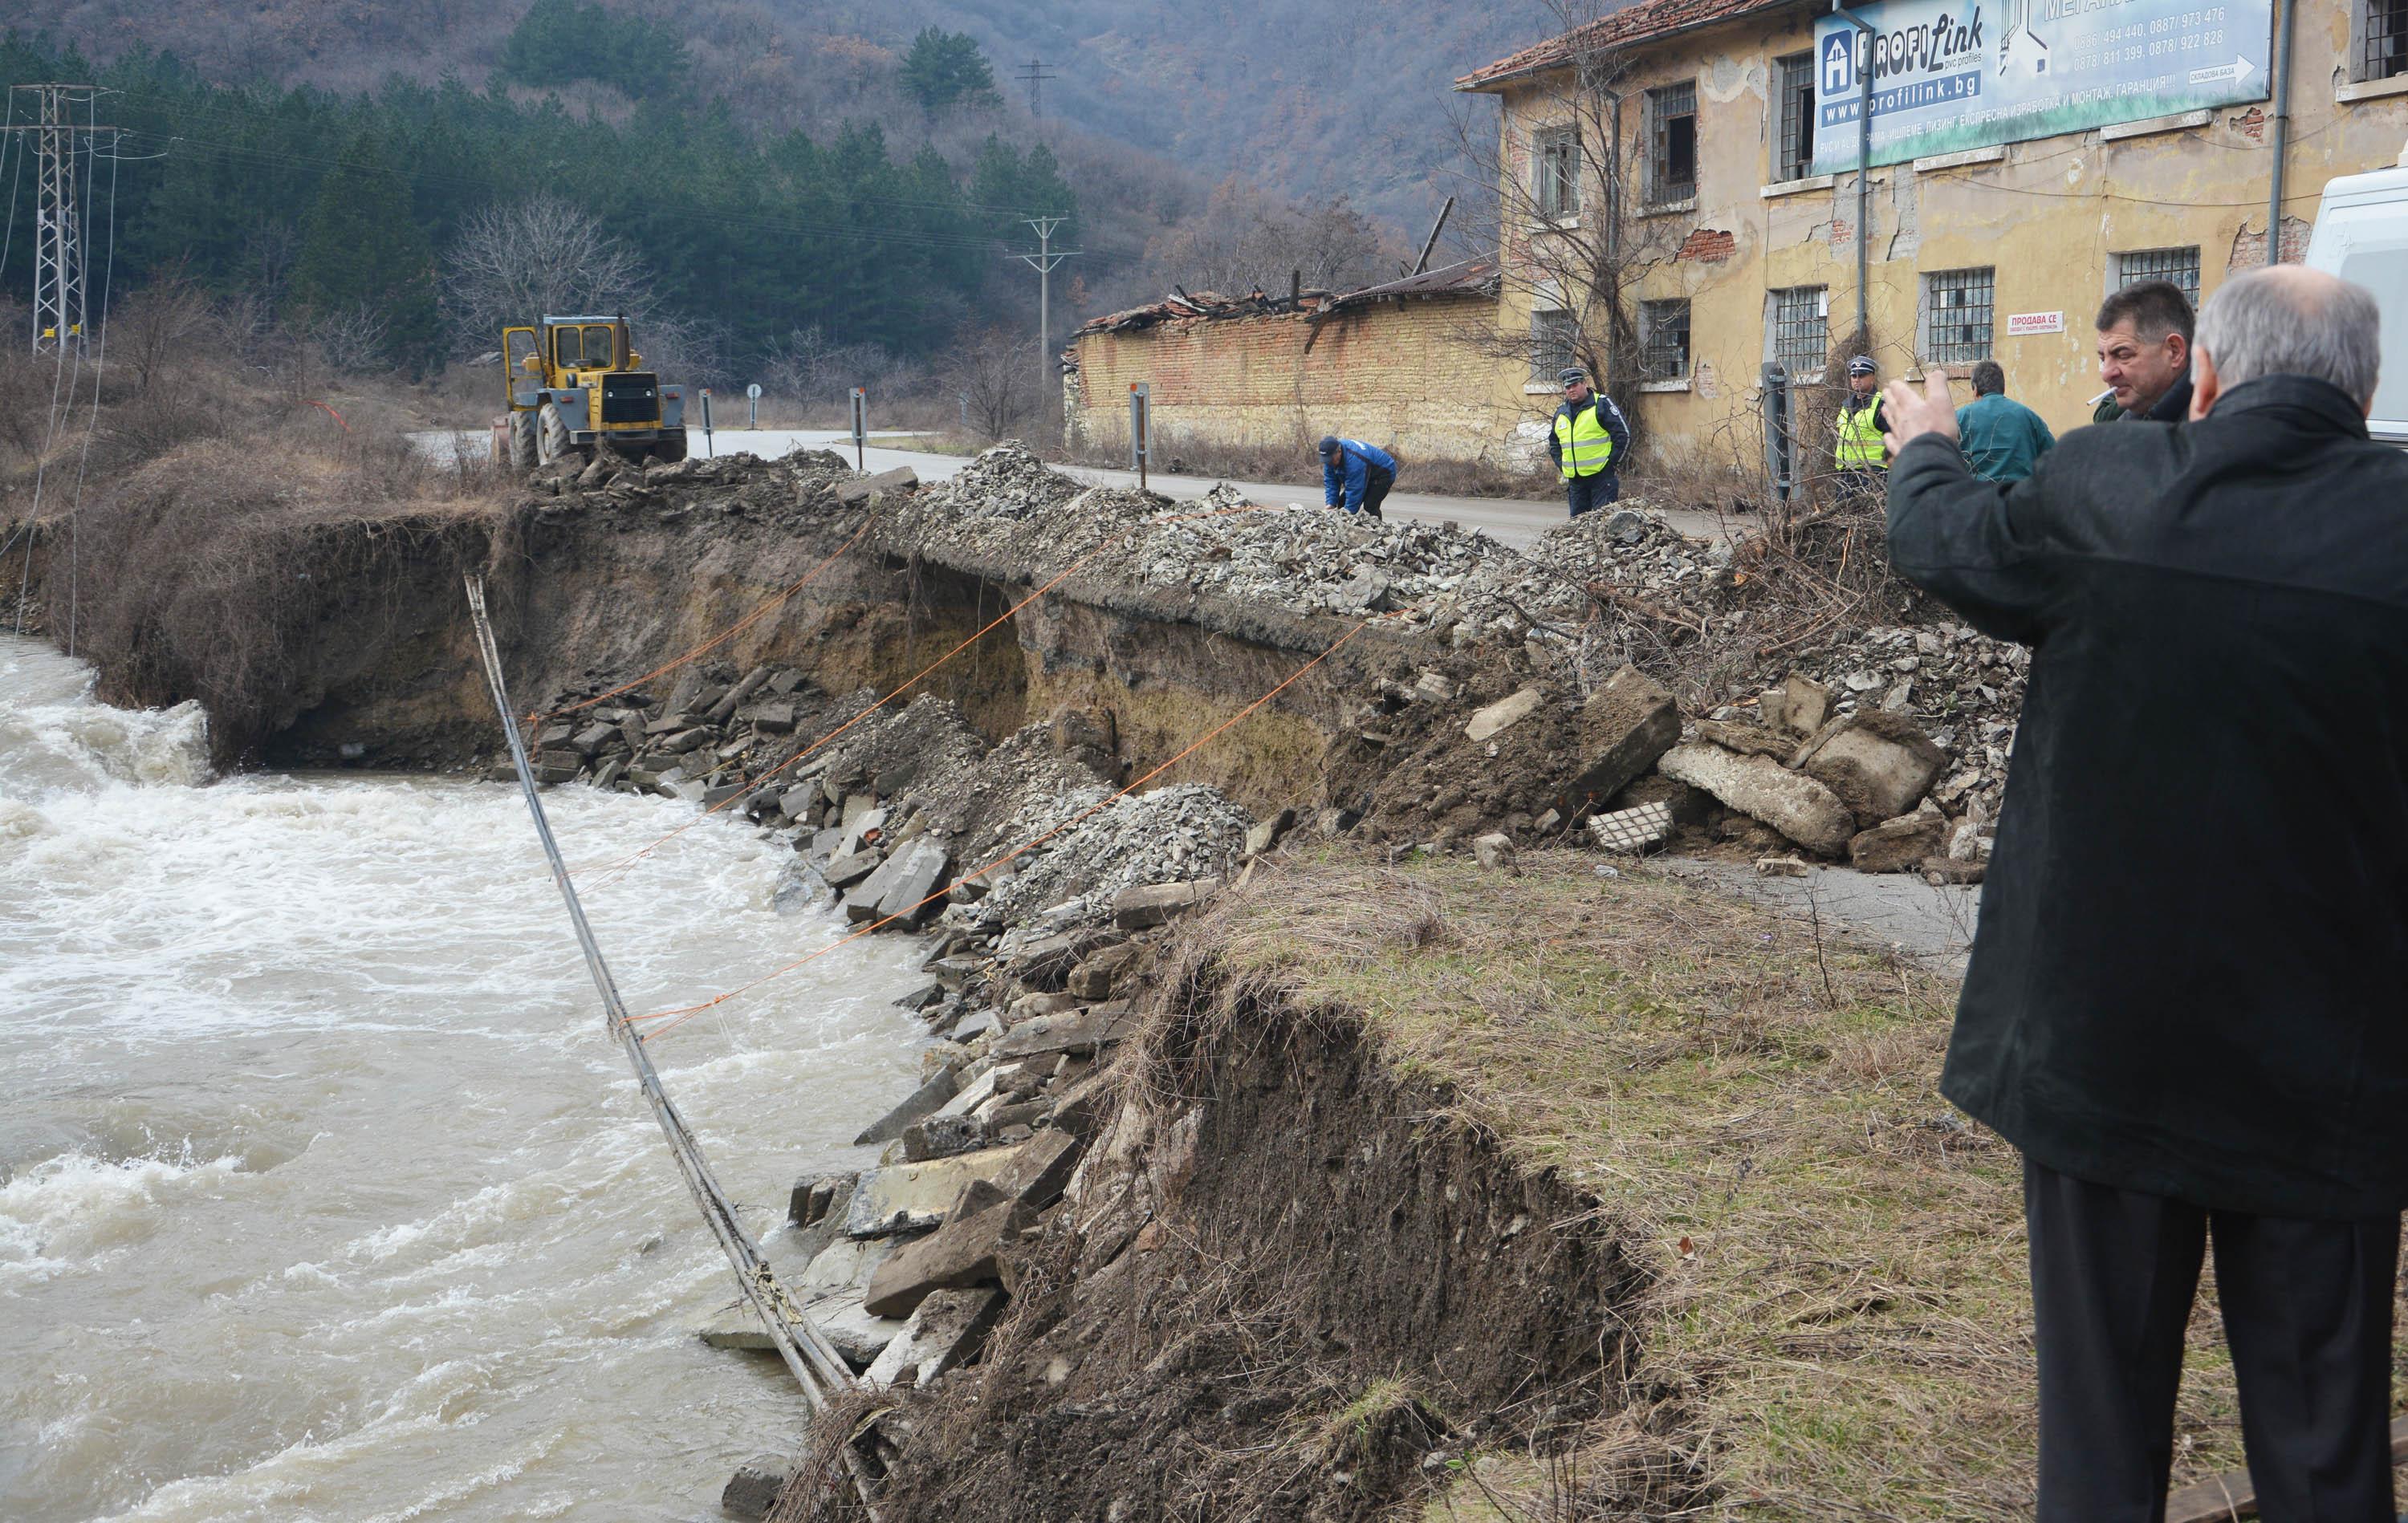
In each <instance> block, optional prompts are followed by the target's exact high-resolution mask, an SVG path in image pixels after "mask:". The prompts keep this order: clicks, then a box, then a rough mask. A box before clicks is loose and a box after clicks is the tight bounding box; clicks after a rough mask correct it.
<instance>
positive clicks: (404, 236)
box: [293, 132, 437, 369]
mask: <svg viewBox="0 0 2408 1523" xmlns="http://www.w3.org/2000/svg"><path fill="white" fill-rule="evenodd" d="M410 199H411V198H410V189H409V179H408V178H406V177H405V176H403V175H402V174H401V173H400V172H399V171H398V170H397V168H396V167H395V166H394V163H393V160H392V156H391V155H390V153H389V152H388V151H387V149H386V148H385V146H384V141H383V139H382V138H381V137H380V136H379V135H377V134H376V133H374V132H364V133H362V134H360V135H358V136H356V137H354V138H352V139H351V144H350V146H349V147H347V148H346V149H344V150H343V157H342V162H341V164H339V165H338V166H337V168H336V169H334V170H333V171H332V172H331V173H329V174H328V175H327V176H326V178H324V180H322V182H321V183H320V185H319V188H318V199H317V201H316V203H315V204H314V205H313V206H311V207H310V208H309V221H308V227H307V229H306V230H305V232H304V235H303V237H302V243H301V257H300V259H299V260H298V262H297V263H295V265H294V272H293V293H294V298H295V300H296V302H297V303H298V305H299V307H300V310H301V311H302V312H303V313H304V314H305V315H306V316H307V317H308V319H309V320H310V321H311V322H312V323H313V324H315V325H318V326H319V327H321V328H322V329H330V330H331V329H335V328H343V329H347V330H349V331H351V332H355V333H356V332H358V331H359V330H360V327H361V319H363V318H364V317H365V318H369V319H373V320H377V321H378V322H380V325H381V330H382V331H381V333H380V334H378V335H377V341H376V342H375V344H374V348H375V349H376V351H377V355H378V357H380V358H381V359H384V360H386V361H389V362H391V363H396V364H405V365H409V366H410V367H411V368H413V369H415V368H418V367H419V366H422V365H423V364H424V363H425V362H426V360H427V358H428V356H429V354H430V352H431V351H432V349H433V347H434V344H435V340H436V334H437V327H436V311H435V250H434V249H433V247H432V246H430V245H429V244H428V243H427V241H426V234H425V232H424V231H423V229H421V228H420V227H419V225H418V222H417V220H416V219H415V218H414V217H413V216H412V215H411V208H410Z"/></svg>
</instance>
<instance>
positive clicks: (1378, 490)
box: [1321, 435, 1397, 519]
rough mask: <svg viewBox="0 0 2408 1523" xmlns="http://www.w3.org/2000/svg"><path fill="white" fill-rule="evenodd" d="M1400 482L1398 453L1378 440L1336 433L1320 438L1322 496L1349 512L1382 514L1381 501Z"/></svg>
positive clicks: (1323, 498)
mask: <svg viewBox="0 0 2408 1523" xmlns="http://www.w3.org/2000/svg"><path fill="white" fill-rule="evenodd" d="M1396 484H1397V457H1396V456H1394V455H1391V454H1389V453H1388V452H1387V451H1386V450H1384V449H1383V448H1380V447H1379V446H1378V445H1376V444H1365V443H1364V442H1363V441H1362V440H1360V439H1340V438H1338V437H1335V436H1334V435H1333V436H1326V437H1324V438H1323V439H1322V441H1321V500H1322V501H1323V502H1325V503H1326V504H1328V505H1330V506H1331V507H1343V508H1345V509H1346V511H1347V512H1349V513H1365V514H1369V516H1371V517H1372V518H1375V519H1376V518H1379V517H1380V504H1381V502H1382V500H1383V499H1384V498H1385V497H1386V496H1387V495H1388V489H1389V488H1390V487H1393V486H1395V485H1396Z"/></svg>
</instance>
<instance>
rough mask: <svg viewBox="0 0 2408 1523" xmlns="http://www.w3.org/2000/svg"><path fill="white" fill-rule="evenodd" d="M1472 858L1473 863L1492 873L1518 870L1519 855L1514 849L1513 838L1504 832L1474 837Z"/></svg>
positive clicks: (1493, 832)
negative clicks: (1475, 862) (1477, 863)
mask: <svg viewBox="0 0 2408 1523" xmlns="http://www.w3.org/2000/svg"><path fill="white" fill-rule="evenodd" d="M1471 856H1472V860H1473V861H1477V862H1479V863H1480V865H1481V866H1483V867H1484V868H1486V869H1487V870H1488V871H1490V872H1492V873H1497V872H1513V871H1516V870H1518V866H1519V863H1518V861H1517V860H1516V859H1517V857H1518V853H1516V852H1515V851H1514V849H1513V838H1512V836H1510V835H1507V834H1506V833H1503V832H1502V831H1492V832H1490V833H1488V834H1486V835H1477V836H1474V837H1472V841H1471Z"/></svg>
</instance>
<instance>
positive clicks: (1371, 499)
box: [1356, 465, 1397, 522]
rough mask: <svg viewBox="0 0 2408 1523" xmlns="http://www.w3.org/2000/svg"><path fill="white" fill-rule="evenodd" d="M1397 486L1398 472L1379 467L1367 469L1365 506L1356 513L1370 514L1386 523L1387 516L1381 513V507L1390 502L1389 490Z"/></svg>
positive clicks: (1364, 488)
mask: <svg viewBox="0 0 2408 1523" xmlns="http://www.w3.org/2000/svg"><path fill="white" fill-rule="evenodd" d="M1396 484H1397V473H1396V472H1394V471H1388V470H1383V469H1381V468H1380V467H1379V466H1377V465H1373V466H1370V467H1369V468H1368V469H1366V470H1365V471H1364V473H1363V505H1362V506H1361V507H1360V508H1358V509H1356V511H1358V512H1361V513H1366V514H1369V516H1370V517H1372V518H1375V519H1380V520H1382V521H1383V522H1385V521H1386V520H1385V516H1384V515H1383V514H1382V513H1381V511H1380V505H1381V504H1382V503H1383V502H1386V501H1387V500H1388V489H1389V488H1390V487H1393V486H1395V485H1396Z"/></svg>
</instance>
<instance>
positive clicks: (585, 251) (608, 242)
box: [443, 195, 661, 355]
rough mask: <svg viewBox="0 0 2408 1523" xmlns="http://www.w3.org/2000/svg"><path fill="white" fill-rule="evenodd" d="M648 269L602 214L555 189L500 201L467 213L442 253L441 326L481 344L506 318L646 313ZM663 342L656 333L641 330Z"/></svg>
mask: <svg viewBox="0 0 2408 1523" xmlns="http://www.w3.org/2000/svg"><path fill="white" fill-rule="evenodd" d="M653 305H654V300H653V293H652V275H651V272H650V271H649V270H647V269H646V268H645V267H644V262H643V260H642V258H641V257H640V256H639V255H638V254H637V252H636V250H635V249H632V248H630V247H629V246H628V245H626V244H625V243H624V242H622V241H621V240H619V239H618V238H615V237H613V236H611V235H610V234H609V233H608V232H607V231H605V230H604V228H603V226H602V221H601V219H600V218H598V217H596V216H595V215H594V214H593V213H592V212H589V211H587V210H585V209H584V208H583V207H581V206H574V205H572V204H570V203H569V202H567V201H564V200H562V199H561V198H560V197H558V196H553V195H539V196H537V197H536V198H534V199H533V200H530V201H515V202H497V203H495V204H494V205H492V206H486V207H484V208H483V209H481V210H480V211H477V212H474V213H471V214H470V215H469V217H468V218H467V220H466V221H464V222H463V223H462V224H461V227H460V233H459V235H458V236H457V237H455V238H454V239H453V240H452V247H451V248H450V249H448V250H446V252H445V255H444V261H443V308H444V319H445V327H446V328H447V330H448V331H449V333H450V334H451V335H452V349H453V351H454V352H455V353H457V354H462V355H467V354H479V353H482V352H484V351H485V350H487V349H492V348H493V347H494V346H495V344H496V343H498V342H499V341H500V337H501V331H502V329H503V328H505V327H508V326H509V325H511V324H523V323H531V322H534V321H536V320H538V318H541V317H544V316H546V315H562V314H567V313H588V312H592V313H601V314H606V315H609V316H614V317H615V316H622V315H624V316H625V317H627V318H630V319H645V320H650V319H651V318H652V316H653V310H652V309H653ZM639 342H640V344H641V346H642V347H643V348H645V349H647V350H648V351H652V352H660V351H661V338H660V336H659V335H657V334H648V335H645V336H644V337H643V338H641V339H640V340H639Z"/></svg>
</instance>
